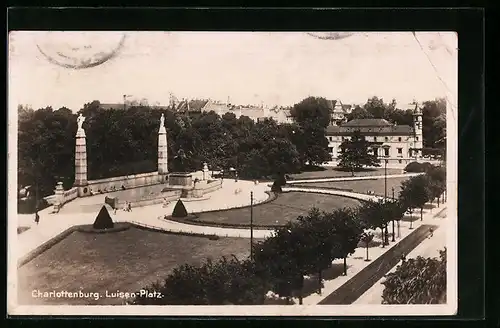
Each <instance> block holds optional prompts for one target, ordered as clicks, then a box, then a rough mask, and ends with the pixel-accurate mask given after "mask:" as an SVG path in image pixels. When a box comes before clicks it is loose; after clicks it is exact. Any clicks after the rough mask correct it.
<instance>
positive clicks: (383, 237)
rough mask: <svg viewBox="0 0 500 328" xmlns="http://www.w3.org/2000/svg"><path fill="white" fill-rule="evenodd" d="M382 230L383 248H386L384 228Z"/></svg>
mask: <svg viewBox="0 0 500 328" xmlns="http://www.w3.org/2000/svg"><path fill="white" fill-rule="evenodd" d="M380 230H381V231H382V248H384V247H385V236H384V228H383V227H382V228H380Z"/></svg>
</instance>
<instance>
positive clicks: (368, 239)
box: [361, 232, 374, 261]
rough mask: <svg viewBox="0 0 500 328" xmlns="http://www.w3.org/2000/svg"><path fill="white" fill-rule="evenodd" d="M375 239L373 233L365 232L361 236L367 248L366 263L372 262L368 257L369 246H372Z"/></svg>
mask: <svg viewBox="0 0 500 328" xmlns="http://www.w3.org/2000/svg"><path fill="white" fill-rule="evenodd" d="M373 237H374V235H373V234H372V233H371V232H364V233H363V234H362V235H361V241H362V242H363V244H365V247H366V259H365V261H370V259H369V257H368V246H370V243H371V242H372V240H373Z"/></svg>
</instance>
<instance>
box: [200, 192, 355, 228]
mask: <svg viewBox="0 0 500 328" xmlns="http://www.w3.org/2000/svg"><path fill="white" fill-rule="evenodd" d="M359 205H360V202H359V201H358V200H355V199H352V198H347V197H340V196H332V195H324V194H313V193H305V192H286V193H282V194H280V195H279V196H278V198H276V199H275V200H273V201H271V202H269V203H265V204H261V205H256V206H254V207H253V223H254V224H255V225H257V226H259V225H262V226H276V225H283V224H285V223H286V222H288V221H291V220H294V219H296V218H297V217H298V216H300V215H305V214H307V213H308V212H309V210H310V209H311V208H312V207H317V208H319V209H320V210H324V211H328V210H333V209H336V208H342V207H346V206H348V207H356V206H359ZM196 221H199V222H204V223H206V222H210V223H216V224H217V223H222V224H231V225H244V226H247V225H250V208H248V207H247V208H240V209H233V210H228V211H217V212H209V213H202V214H200V217H199V218H198V219H196Z"/></svg>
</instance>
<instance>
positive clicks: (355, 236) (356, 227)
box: [328, 207, 363, 276]
mask: <svg viewBox="0 0 500 328" xmlns="http://www.w3.org/2000/svg"><path fill="white" fill-rule="evenodd" d="M328 217H329V219H330V220H331V225H332V228H333V235H332V238H335V242H336V244H337V245H338V249H337V251H338V254H337V255H336V256H335V257H336V258H343V259H344V275H345V276H346V275H347V256H348V255H350V254H352V253H354V251H355V250H356V247H357V246H358V243H359V240H360V238H361V234H362V233H363V228H362V227H363V224H362V222H361V221H360V220H359V219H358V218H357V213H356V211H354V210H353V209H351V208H349V207H346V208H341V209H336V210H334V211H333V212H331V213H329V214H328Z"/></svg>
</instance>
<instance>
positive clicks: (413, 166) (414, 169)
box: [405, 162, 424, 173]
mask: <svg viewBox="0 0 500 328" xmlns="http://www.w3.org/2000/svg"><path fill="white" fill-rule="evenodd" d="M405 172H411V173H421V172H424V167H423V165H422V164H421V163H419V162H411V163H409V164H408V165H406V167H405Z"/></svg>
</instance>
